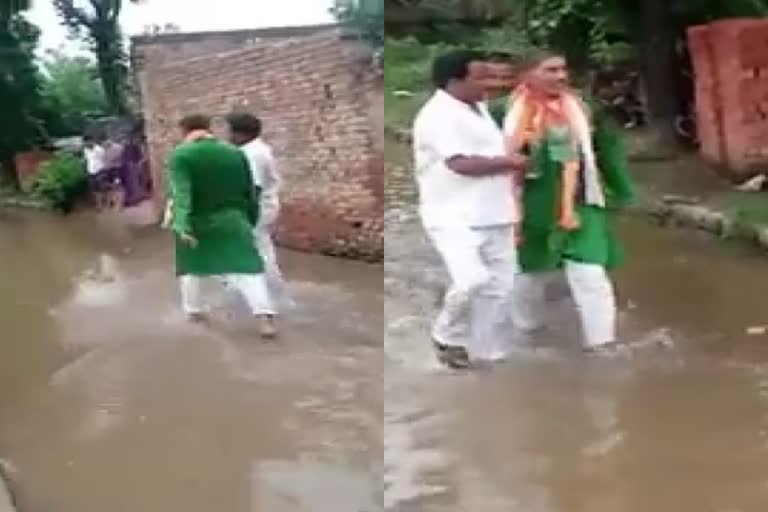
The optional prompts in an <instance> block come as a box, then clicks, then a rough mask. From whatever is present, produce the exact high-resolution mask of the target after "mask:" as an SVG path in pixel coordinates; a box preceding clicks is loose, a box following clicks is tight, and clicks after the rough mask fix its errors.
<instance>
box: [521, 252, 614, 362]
mask: <svg viewBox="0 0 768 512" xmlns="http://www.w3.org/2000/svg"><path fill="white" fill-rule="evenodd" d="M565 276H566V279H567V281H568V285H569V287H570V289H571V295H572V296H573V300H574V302H575V303H576V308H577V309H578V312H579V317H580V318H581V325H582V331H583V336H584V343H586V345H587V346H590V347H597V346H600V345H604V344H606V343H612V342H615V341H616V296H615V293H614V289H613V285H612V283H611V280H610V277H609V276H608V273H607V272H606V270H605V268H604V267H603V266H601V265H595V264H590V263H579V262H575V261H566V263H565ZM551 278H552V274H551V273H543V274H537V273H530V274H520V275H519V276H518V278H517V283H516V284H515V305H514V322H515V325H516V326H517V327H518V328H519V329H521V330H524V331H532V330H536V329H538V328H540V327H543V326H544V322H545V321H546V320H545V314H546V310H545V308H546V303H545V302H546V301H545V296H544V294H545V288H546V285H547V283H548V282H549V281H550V280H551Z"/></svg>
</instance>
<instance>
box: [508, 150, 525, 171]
mask: <svg viewBox="0 0 768 512" xmlns="http://www.w3.org/2000/svg"><path fill="white" fill-rule="evenodd" d="M507 159H508V160H509V166H510V167H511V168H512V169H514V170H516V171H524V170H526V169H528V162H529V158H528V157H527V156H525V155H521V154H520V153H515V154H514V155H512V156H510V157H507Z"/></svg>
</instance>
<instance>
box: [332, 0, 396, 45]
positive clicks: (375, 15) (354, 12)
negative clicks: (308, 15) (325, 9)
mask: <svg viewBox="0 0 768 512" xmlns="http://www.w3.org/2000/svg"><path fill="white" fill-rule="evenodd" d="M331 12H332V13H333V14H334V15H335V16H336V19H338V20H339V22H341V23H343V24H346V25H349V26H350V27H352V28H354V29H355V30H356V31H357V32H358V33H360V35H361V36H362V38H363V39H364V40H366V41H367V42H368V43H370V44H371V45H372V46H373V47H374V48H375V49H377V50H378V49H381V47H382V46H383V45H384V0H334V4H333V7H332V8H331Z"/></svg>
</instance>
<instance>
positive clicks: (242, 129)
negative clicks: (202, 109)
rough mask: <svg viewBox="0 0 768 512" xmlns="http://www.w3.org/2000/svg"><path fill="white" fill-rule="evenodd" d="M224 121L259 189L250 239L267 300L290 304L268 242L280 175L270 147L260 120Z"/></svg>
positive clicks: (271, 243)
mask: <svg viewBox="0 0 768 512" xmlns="http://www.w3.org/2000/svg"><path fill="white" fill-rule="evenodd" d="M228 121H229V128H230V137H231V140H232V142H233V143H234V144H237V145H238V146H240V149H241V150H242V151H243V152H244V153H245V155H246V157H247V158H248V163H249V165H250V167H251V173H252V174H253V182H254V185H256V186H258V187H260V188H261V196H260V202H259V212H260V215H259V223H258V225H257V226H256V228H255V229H254V238H255V239H256V244H257V246H258V248H259V253H260V254H261V257H262V258H263V259H264V269H265V273H266V276H267V284H268V287H269V294H270V300H271V302H272V305H273V307H275V308H278V307H279V306H280V305H283V306H284V305H286V304H289V303H290V301H289V300H288V297H287V294H286V290H285V283H284V280H283V276H282V272H281V271H280V266H279V265H278V262H277V253H276V251H275V244H274V241H273V239H272V236H273V231H274V226H275V222H277V218H278V215H279V213H280V196H279V193H280V183H281V180H280V175H279V174H278V171H277V166H276V165H275V158H274V155H273V153H272V148H271V147H270V146H269V145H268V144H267V143H266V142H264V141H263V140H262V139H261V121H260V120H259V119H258V118H257V117H256V116H253V115H251V114H247V113H236V114H232V115H230V116H229V117H228Z"/></svg>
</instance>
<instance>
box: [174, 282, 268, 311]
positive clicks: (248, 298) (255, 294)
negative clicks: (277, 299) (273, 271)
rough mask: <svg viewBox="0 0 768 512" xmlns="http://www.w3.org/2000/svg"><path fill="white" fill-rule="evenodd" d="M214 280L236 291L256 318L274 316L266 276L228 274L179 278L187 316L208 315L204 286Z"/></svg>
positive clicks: (183, 305)
mask: <svg viewBox="0 0 768 512" xmlns="http://www.w3.org/2000/svg"><path fill="white" fill-rule="evenodd" d="M209 280H214V281H217V282H218V283H220V284H222V285H224V286H225V287H227V288H230V289H234V290H235V291H237V292H238V293H239V294H240V296H241V297H242V298H243V299H244V300H245V302H246V304H247V305H248V309H250V311H251V313H252V314H253V315H254V316H259V315H274V314H275V308H274V307H273V306H272V303H271V301H270V299H269V293H268V292H267V283H266V278H265V275H264V274H226V275H223V276H196V275H184V276H181V277H180V278H179V286H180V290H181V307H182V309H183V311H184V313H186V314H187V315H196V314H204V313H207V312H208V310H209V308H208V304H207V303H206V301H205V293H204V291H203V285H204V283H205V282H206V281H209Z"/></svg>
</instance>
